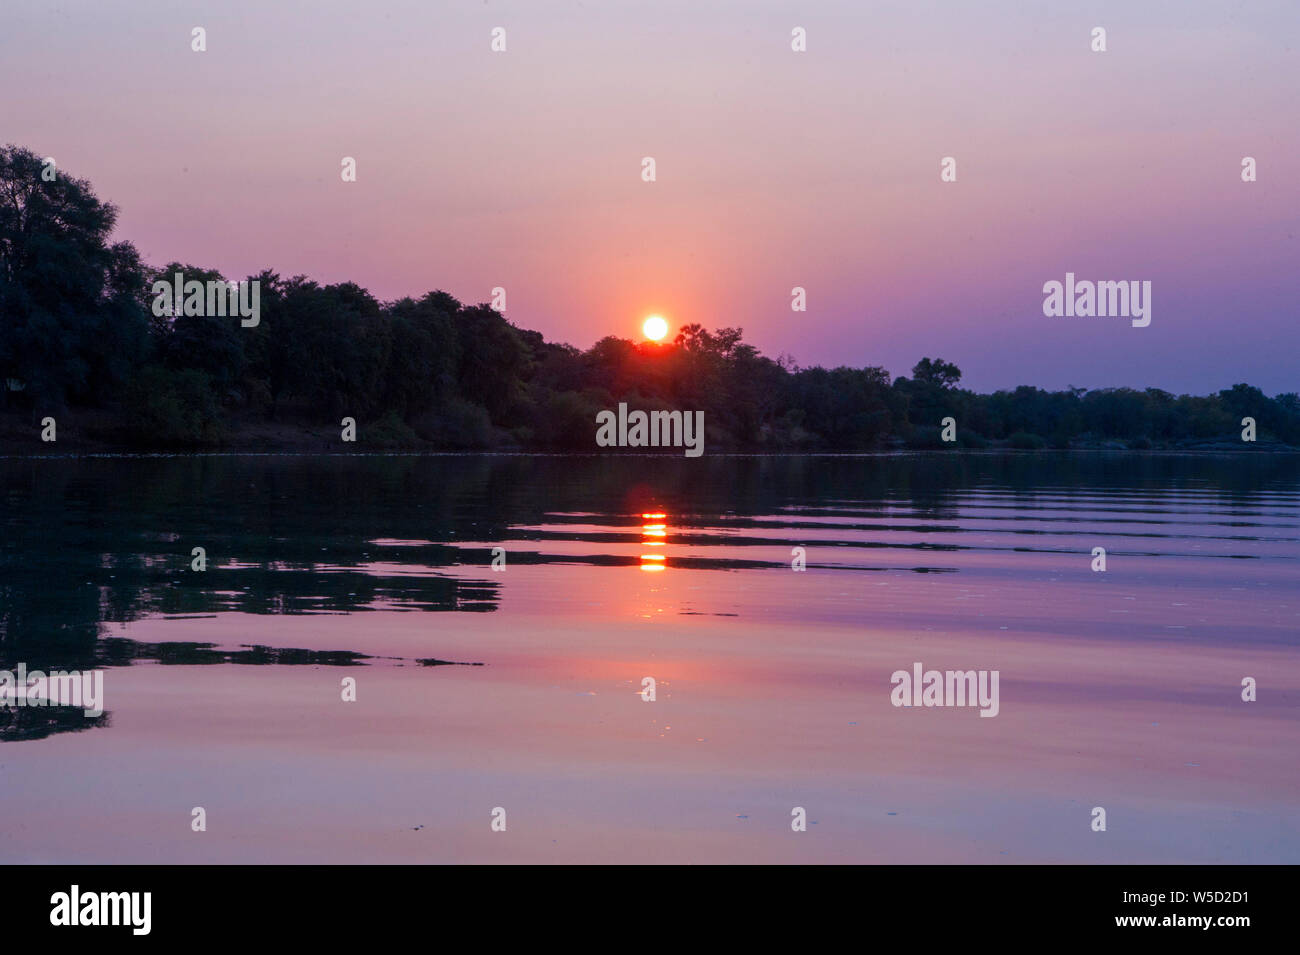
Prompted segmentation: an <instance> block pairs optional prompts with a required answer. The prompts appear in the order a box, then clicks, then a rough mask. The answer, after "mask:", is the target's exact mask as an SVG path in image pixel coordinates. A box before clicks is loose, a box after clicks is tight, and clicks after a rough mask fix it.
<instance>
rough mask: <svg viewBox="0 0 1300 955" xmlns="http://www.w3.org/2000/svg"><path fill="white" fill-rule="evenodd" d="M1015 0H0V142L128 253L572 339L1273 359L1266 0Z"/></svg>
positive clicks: (1186, 373)
mask: <svg viewBox="0 0 1300 955" xmlns="http://www.w3.org/2000/svg"><path fill="white" fill-rule="evenodd" d="M1032 6H1034V5H1031V7H1032ZM1051 7H1052V9H1050V10H1034V9H1026V8H1024V5H1022V4H1019V3H1010V2H994V3H988V4H980V5H978V8H976V7H975V5H969V7H968V5H966V4H957V3H944V4H940V3H924V2H915V3H913V2H909V3H902V2H899V3H884V4H872V5H870V6H869V7H868V5H864V4H860V3H851V2H848V0H845V2H839V3H833V2H820V3H819V2H811V3H797V4H796V3H792V2H791V3H783V2H754V0H745V2H739V0H737V2H712V3H687V2H671V0H658V2H644V3H643V2H630V0H629V2H621V3H617V4H614V3H597V2H594V0H588V2H586V3H577V2H558V0H545V2H539V0H534V2H528V3H524V2H519V3H498V2H489V3H475V4H470V3H454V4H453V3H426V2H415V0H410V2H399V3H388V4H383V5H378V6H376V5H369V4H356V3H350V2H342V0H318V2H312V3H276V4H270V3H261V2H250V0H229V2H223V3H221V4H212V3H200V2H163V0H147V2H145V0H141V2H131V3H126V4H122V5H114V7H112V8H109V7H106V6H105V5H103V4H100V3H96V2H90V0H72V2H66V3H62V4H60V5H58V6H57V7H49V6H47V5H16V4H9V5H6V6H5V8H4V9H3V11H0V86H2V87H3V88H4V89H5V90H6V91H7V92H6V95H5V96H4V98H3V100H0V142H4V141H10V142H14V143H17V144H20V145H24V146H27V147H30V148H32V149H34V150H36V151H37V152H40V153H41V154H42V155H50V156H54V157H55V158H56V160H57V162H58V163H59V166H60V168H62V169H65V170H67V171H68V172H69V173H71V174H73V175H77V176H81V177H85V178H88V179H90V180H91V182H92V183H93V184H94V185H95V187H96V189H97V191H98V192H99V194H100V195H101V196H103V197H104V198H107V199H109V200H111V201H113V202H115V203H116V204H117V205H119V206H120V208H121V210H122V214H121V218H120V221H119V230H118V231H119V235H120V236H121V237H122V238H126V239H129V240H131V241H132V242H134V243H135V244H136V245H137V246H138V247H139V248H140V250H141V252H142V253H143V254H144V256H145V258H146V260H147V261H149V262H151V263H155V264H162V263H164V262H166V261H170V260H174V259H175V260H181V261H184V262H189V263H192V264H194V265H200V266H205V267H214V268H219V269H221V270H222V271H223V272H225V273H226V274H228V275H232V276H241V275H245V274H248V273H250V272H254V271H258V270H260V269H262V268H266V267H270V268H274V269H276V270H278V271H279V272H281V273H282V274H286V275H290V274H296V273H305V274H308V275H310V276H312V277H313V278H316V279H317V280H319V281H323V282H334V281H343V280H353V281H356V282H358V283H360V284H361V285H364V286H366V287H367V288H369V289H370V290H371V291H372V292H374V293H375V294H376V295H377V296H379V297H380V298H384V299H389V298H396V297H399V296H402V295H408V294H410V295H418V294H420V293H422V292H424V291H427V290H429V289H432V288H443V289H446V290H447V291H449V292H451V293H453V294H455V295H456V296H458V297H459V298H461V299H463V300H466V301H471V302H477V301H486V300H487V299H488V298H489V297H490V294H491V289H492V288H493V287H494V286H503V287H505V288H506V289H507V293H508V302H507V305H508V308H507V314H508V316H509V317H510V319H511V320H512V321H514V322H515V323H516V324H518V325H521V326H523V327H526V328H535V329H538V330H539V331H541V332H543V333H544V334H545V335H546V336H547V337H548V338H550V339H554V340H561V341H569V342H571V343H573V344H575V345H578V346H580V347H586V346H588V345H590V344H591V343H592V342H594V341H595V340H596V339H598V338H600V337H602V336H603V335H606V334H621V335H626V336H629V337H631V336H634V335H636V334H637V330H638V327H639V324H640V320H641V319H642V318H643V317H644V316H645V315H646V314H649V313H651V312H659V313H661V314H663V315H665V316H666V317H667V318H668V319H669V321H670V322H671V323H673V324H674V325H676V324H680V323H683V322H689V321H698V322H701V323H703V324H705V325H708V326H721V325H740V326H743V327H744V328H745V330H746V337H747V338H748V339H749V340H750V341H752V342H753V343H754V344H756V345H757V346H758V347H759V348H761V349H762V350H763V351H764V352H766V353H768V354H771V355H776V354H779V353H782V352H788V353H791V354H793V355H794V356H795V357H796V358H797V359H798V360H799V361H800V362H801V363H804V364H852V365H865V364H880V365H884V366H885V367H887V368H888V369H889V370H890V371H891V372H893V373H895V374H902V373H906V372H907V370H908V369H909V368H910V367H911V365H912V364H913V363H914V362H915V361H916V359H918V358H919V357H921V356H922V355H932V356H933V355H941V356H943V357H945V358H948V359H950V360H953V361H955V362H957V364H958V365H960V366H961V368H962V369H963V371H964V372H965V384H967V385H969V386H971V387H976V388H979V389H992V388H999V387H1012V386H1015V385H1017V384H1022V383H1026V384H1037V385H1042V386H1047V387H1063V386H1065V385H1067V384H1073V385H1079V386H1087V387H1101V386H1107V385H1134V386H1159V387H1164V388H1168V389H1170V390H1173V391H1192V392H1199V393H1204V392H1208V391H1212V390H1217V389H1219V388H1223V387H1227V386H1229V385H1231V384H1232V383H1234V382H1237V381H1242V380H1246V381H1249V382H1251V383H1254V384H1257V385H1260V386H1261V387H1263V388H1264V389H1265V390H1266V391H1268V392H1269V393H1270V394H1272V393H1276V392H1279V391H1295V390H1298V389H1300V383H1298V382H1297V381H1296V377H1295V374H1294V369H1295V357H1294V356H1295V352H1296V345H1297V344H1298V343H1300V333H1298V332H1297V331H1296V318H1297V308H1296V301H1297V291H1298V289H1297V284H1298V283H1297V275H1300V269H1298V268H1297V266H1298V265H1300V247H1298V245H1297V240H1296V237H1295V233H1296V218H1297V216H1296V211H1297V209H1300V186H1298V185H1297V183H1298V182H1300V175H1298V173H1300V168H1297V167H1298V165H1300V164H1298V163H1297V157H1298V156H1300V135H1297V123H1296V121H1295V111H1294V103H1295V101H1296V100H1297V98H1298V97H1297V93H1298V92H1300V91H1298V90H1297V86H1300V82H1298V81H1297V77H1298V76H1300V70H1298V69H1297V64H1296V55H1297V54H1296V40H1297V39H1298V38H1300V18H1298V17H1296V15H1295V10H1294V5H1293V4H1292V3H1288V2H1276V3H1263V2H1247V3H1243V4H1239V5H1234V6H1233V7H1232V8H1231V9H1228V8H1226V7H1225V6H1224V5H1223V4H1220V3H1210V2H1204V3H1201V2H1168V3H1156V4H1144V5H1143V6H1142V9H1141V10H1136V9H1130V8H1131V7H1132V4H1130V3H1118V2H1116V3H1106V2H1094V3H1079V4H1069V3H1066V4H1053V5H1051ZM194 26H203V27H204V28H205V29H206V30H207V44H208V49H207V52H204V53H195V52H192V51H191V49H190V30H191V28H192V27H194ZM496 26H502V27H504V28H505V29H506V31H507V47H508V48H507V51H506V52H504V53H493V52H492V51H491V50H490V48H489V43H490V35H489V34H490V31H491V29H492V28H493V27H496ZM794 26H803V27H805V28H806V29H807V31H808V51H807V52H806V53H798V54H797V53H794V52H792V51H791V49H790V31H791V29H792V28H793V27H794ZM1094 26H1104V27H1105V28H1106V29H1107V31H1108V45H1109V50H1108V51H1107V52H1106V53H1103V54H1098V53H1093V52H1091V51H1090V49H1089V32H1090V30H1091V29H1092V28H1093V27H1094ZM343 156H353V157H355V158H356V159H357V168H358V180H357V182H355V183H344V182H342V181H341V180H340V177H339V164H340V160H341V158H342V157H343ZM644 156H653V157H654V158H655V160H656V163H657V173H658V180H657V181H656V182H654V183H645V182H642V181H641V178H640V163H641V159H642V157H644ZM943 156H954V157H956V159H957V171H958V181H957V182H955V183H941V182H940V181H939V161H940V158H941V157H943ZM1243 156H1253V157H1255V158H1256V159H1257V161H1258V164H1259V181H1257V182H1255V183H1250V184H1247V183H1243V182H1242V181H1241V179H1240V163H1241V158H1242V157H1243ZM1067 271H1073V272H1075V273H1076V274H1077V275H1078V276H1079V277H1080V278H1093V279H1140V280H1150V281H1151V282H1152V283H1153V315H1152V323H1151V325H1150V327H1148V328H1144V329H1135V328H1132V327H1130V326H1129V324H1128V322H1127V321H1125V320H1123V319H1118V320H1117V319H1101V318H1093V319H1077V318H1074V319H1065V318H1054V319H1053V318H1045V317H1044V316H1043V314H1042V310H1041V306H1042V300H1043V293H1042V292H1041V288H1042V285H1043V283H1044V282H1047V281H1049V280H1052V279H1056V280H1061V279H1063V278H1064V275H1065V273H1066V272H1067ZM796 285H797V286H803V287H804V288H806V289H807V292H808V311H807V312H806V313H793V312H791V310H790V304H789V303H790V290H791V288H792V287H794V286H796Z"/></svg>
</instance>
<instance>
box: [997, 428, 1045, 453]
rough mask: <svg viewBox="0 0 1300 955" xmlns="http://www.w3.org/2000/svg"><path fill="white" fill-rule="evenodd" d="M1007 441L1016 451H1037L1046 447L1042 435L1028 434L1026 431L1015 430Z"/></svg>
mask: <svg viewBox="0 0 1300 955" xmlns="http://www.w3.org/2000/svg"><path fill="white" fill-rule="evenodd" d="M1007 443H1009V444H1010V445H1011V447H1013V448H1015V449H1016V450H1017V451H1038V450H1041V449H1042V448H1045V447H1047V439H1046V438H1044V437H1043V436H1042V435H1038V434H1030V433H1029V432H1028V431H1017V432H1016V433H1015V434H1013V435H1012V436H1011V437H1010V438H1008V439H1007Z"/></svg>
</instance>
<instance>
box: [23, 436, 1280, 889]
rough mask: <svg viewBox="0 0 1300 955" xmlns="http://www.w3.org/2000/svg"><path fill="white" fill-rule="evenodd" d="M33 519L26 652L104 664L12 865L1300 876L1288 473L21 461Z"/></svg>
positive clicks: (537, 460) (551, 460) (65, 733)
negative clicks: (943, 676) (1037, 866)
mask: <svg viewBox="0 0 1300 955" xmlns="http://www.w3.org/2000/svg"><path fill="white" fill-rule="evenodd" d="M0 494H2V496H0V520H2V521H3V540H2V542H0V548H2V550H0V669H10V670H12V669H15V668H16V667H17V664H18V663H19V662H22V663H25V664H26V665H27V667H28V668H29V669H38V668H44V669H50V668H77V669H91V668H102V669H103V670H104V672H105V676H104V693H105V697H106V704H105V705H106V710H107V712H106V714H105V716H103V717H102V718H100V719H98V720H90V719H87V718H85V717H84V716H82V715H81V714H80V712H79V711H75V710H64V709H32V708H20V709H12V710H5V709H0V862H3V863H22V862H456V861H482V862H510V861H519V862H582V861H586V862H616V863H617V862H627V863H634V862H701V863H704V862H954V863H964V862H1012V863H1026V862H1153V863H1162V862H1198V863H1199V862H1291V863H1293V862H1296V861H1300V772H1298V771H1297V758H1296V757H1297V752H1298V751H1300V653H1298V647H1297V644H1298V643H1300V637H1298V633H1300V573H1298V571H1300V457H1297V456H1274V455H1241V456H1218V457H1215V456H1182V457H1179V456H1164V455H1140V454H1074V455H1036V454H1028V455H1002V456H999V455H980V454H964V455H956V454H935V455H881V456H866V457H783V458H746V457H734V458H727V457H706V458H702V459H698V460H685V459H680V458H671V457H590V458H581V457H526V456H520V457H510V456H495V457H494V456H382V457H378V456H377V457H366V456H347V457H327V456H326V457H292V456H285V457H280V456H197V457H147V458H51V459H13V458H11V459H0ZM199 546H201V547H203V548H205V549H206V552H207V558H208V562H209V564H208V568H207V570H206V571H204V572H201V573H200V572H195V571H193V570H192V569H191V559H192V558H191V551H192V549H193V548H194V547H199ZM1094 547H1104V548H1105V549H1106V553H1107V570H1106V572H1105V573H1094V572H1093V571H1092V570H1091V565H1092V561H1093V558H1092V550H1093V548H1094ZM494 548H503V549H504V558H505V568H504V569H503V570H498V571H494V570H493V569H492V567H491V564H492V561H493V549H494ZM794 548H804V553H805V555H806V562H807V570H806V571H805V572H803V573H796V572H794V571H792V569H791V560H792V554H793V549H794ZM917 661H919V662H921V663H923V664H924V665H925V667H926V668H927V669H929V668H935V669H963V670H965V669H996V670H998V671H999V672H1000V675H1001V678H1000V712H999V715H998V716H997V717H996V718H992V719H987V718H980V717H979V716H978V711H977V710H975V709H970V708H956V707H953V708H919V707H917V708H896V707H894V706H892V705H891V703H890V690H891V685H890V675H891V674H892V673H893V672H894V671H896V670H899V669H906V670H910V669H911V667H912V664H913V663H914V662H917ZM647 676H650V677H653V678H654V679H655V681H656V683H657V699H656V701H655V702H653V703H649V702H645V701H643V700H642V699H641V696H640V691H641V688H642V680H643V678H644V677H647ZM1247 676H1249V677H1254V678H1255V679H1256V680H1257V681H1258V685H1259V689H1258V701H1257V702H1254V703H1245V702H1243V701H1242V700H1241V681H1242V679H1243V678H1244V677H1247ZM345 677H352V678H354V679H355V680H356V683H357V700H356V702H343V701H342V699H341V681H342V680H343V679H344V678H345ZM196 806H202V807H203V808H204V809H205V810H206V813H207V831H206V832H202V833H196V832H192V831H191V828H190V820H191V810H192V809H193V807H196ZM795 806H801V807H804V808H805V809H806V810H807V816H808V822H809V825H808V830H807V832H803V833H796V832H792V831H791V827H790V819H791V809H792V807H795ZM1095 806H1101V807H1104V808H1105V809H1106V813H1107V830H1106V831H1105V832H1093V831H1092V830H1091V827H1090V822H1091V818H1092V817H1091V810H1092V808H1093V807H1095ZM495 807H503V808H504V809H505V810H506V814H507V830H506V831H505V832H493V831H491V828H490V822H491V814H492V810H493V809H494V808H495Z"/></svg>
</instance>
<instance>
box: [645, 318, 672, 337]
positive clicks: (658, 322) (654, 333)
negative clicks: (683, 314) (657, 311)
mask: <svg viewBox="0 0 1300 955" xmlns="http://www.w3.org/2000/svg"><path fill="white" fill-rule="evenodd" d="M641 331H643V332H645V337H646V338H648V339H650V340H651V341H652V342H657V341H660V340H662V339H663V337H664V336H665V335H667V334H668V323H667V322H666V321H664V319H663V316H661V315H651V316H650V317H649V318H647V319H646V320H645V322H644V323H643V324H642V325H641Z"/></svg>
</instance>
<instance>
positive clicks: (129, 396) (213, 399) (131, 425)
mask: <svg viewBox="0 0 1300 955" xmlns="http://www.w3.org/2000/svg"><path fill="white" fill-rule="evenodd" d="M124 406H125V407H124V410H125V411H126V413H127V417H128V423H127V425H126V433H127V436H128V437H129V438H130V439H131V440H132V441H134V442H136V443H138V444H143V445H147V446H161V445H202V444H212V443H216V442H218V441H220V440H221V439H222V438H223V437H224V434H225V429H224V428H223V427H222V423H221V407H220V404H219V402H218V401H217V396H216V394H215V393H214V392H213V390H212V379H211V377H210V376H209V375H208V374H207V373H206V372H203V371H199V370H197V369H194V368H184V369H181V370H179V371H171V370H169V369H166V368H162V367H159V366H157V365H147V366H146V367H145V368H143V369H141V371H140V373H139V374H137V375H136V377H135V378H134V379H133V380H132V381H131V382H130V383H129V384H128V386H127V389H126V395H125V401H124Z"/></svg>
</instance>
